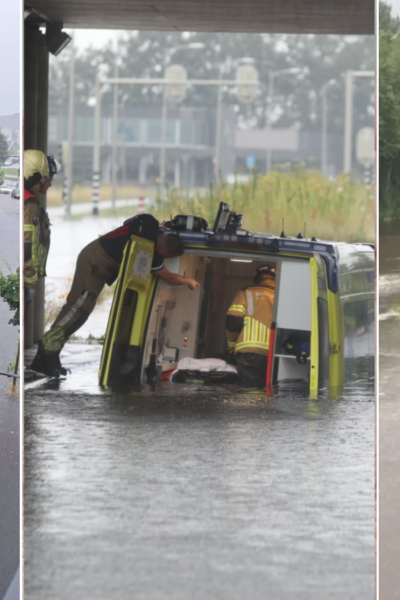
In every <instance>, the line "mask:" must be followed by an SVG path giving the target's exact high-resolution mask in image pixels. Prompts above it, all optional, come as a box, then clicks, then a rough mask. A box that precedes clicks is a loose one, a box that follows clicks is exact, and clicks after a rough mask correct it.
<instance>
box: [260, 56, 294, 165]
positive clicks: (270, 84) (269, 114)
mask: <svg viewBox="0 0 400 600" xmlns="http://www.w3.org/2000/svg"><path fill="white" fill-rule="evenodd" d="M300 71H301V69H300V68H299V67H289V68H288V69H282V70H280V71H270V72H269V73H268V112H267V128H268V130H270V129H272V102H273V99H274V81H275V77H279V76H280V75H289V74H290V73H293V74H294V73H299V72H300ZM268 133H269V132H268ZM271 164H272V149H271V148H267V173H269V172H270V171H271Z"/></svg>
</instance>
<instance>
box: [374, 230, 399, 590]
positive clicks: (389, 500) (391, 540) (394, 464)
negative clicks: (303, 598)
mask: <svg viewBox="0 0 400 600" xmlns="http://www.w3.org/2000/svg"><path fill="white" fill-rule="evenodd" d="M379 304H380V307H379V313H380V317H379V319H380V320H379V382H380V383H379V565H380V566H379V581H380V585H379V591H380V596H379V597H380V600H392V599H393V598H397V597H399V596H400V574H399V568H398V566H399V565H398V555H399V539H400V518H399V511H398V508H399V505H400V474H399V468H398V465H399V461H400V447H399V443H398V439H399V427H400V404H399V392H398V390H399V387H400V371H399V334H400V223H399V222H392V223H386V224H381V226H380V240H379Z"/></svg>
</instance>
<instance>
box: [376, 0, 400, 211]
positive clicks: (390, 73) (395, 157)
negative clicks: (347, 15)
mask: <svg viewBox="0 0 400 600" xmlns="http://www.w3.org/2000/svg"><path fill="white" fill-rule="evenodd" d="M381 15H382V19H381V20H380V32H379V199H380V203H379V209H380V214H381V215H382V216H399V214H400V200H399V197H400V175H399V173H400V70H399V66H400V37H399V36H398V34H397V32H398V31H399V28H400V20H399V19H396V18H392V17H391V9H390V7H389V6H388V5H386V4H384V3H381V4H380V16H381Z"/></svg>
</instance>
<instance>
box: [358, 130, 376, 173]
mask: <svg viewBox="0 0 400 600" xmlns="http://www.w3.org/2000/svg"><path fill="white" fill-rule="evenodd" d="M356 157H357V160H358V162H359V163H361V164H362V165H363V166H364V167H369V166H370V165H372V164H373V163H374V160H375V130H374V129H373V128H372V127H362V128H361V129H360V130H359V131H358V133H357V136H356Z"/></svg>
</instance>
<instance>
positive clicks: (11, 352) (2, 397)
mask: <svg viewBox="0 0 400 600" xmlns="http://www.w3.org/2000/svg"><path fill="white" fill-rule="evenodd" d="M0 214H1V224H0V269H1V271H2V272H3V273H4V274H5V275H7V274H8V273H9V272H14V271H15V269H16V268H17V266H18V265H19V255H18V252H19V201H18V200H15V199H14V198H11V197H10V196H9V195H6V196H3V195H0ZM3 259H5V261H6V263H5V262H4V261H3ZM7 265H8V266H9V267H10V271H9V270H8V267H7ZM11 316H12V313H11V311H10V310H9V308H8V305H7V304H6V302H5V301H4V300H3V299H2V298H0V333H1V336H0V337H1V344H0V371H1V372H7V371H8V367H9V364H10V363H13V362H14V361H15V359H16V355H17V350H18V337H19V328H18V327H14V326H13V325H9V324H8V321H9V320H10V318H11ZM19 426H20V402H19V388H18V387H16V388H13V380H12V379H10V378H8V377H4V376H2V375H0V490H1V491H0V540H1V542H0V598H3V596H4V594H5V593H6V590H7V588H8V586H9V584H10V582H11V580H12V578H13V575H14V573H15V572H16V570H17V568H18V564H19V513H20V511H19V499H20V494H19V479H20V471H19V468H20V465H19Z"/></svg>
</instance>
